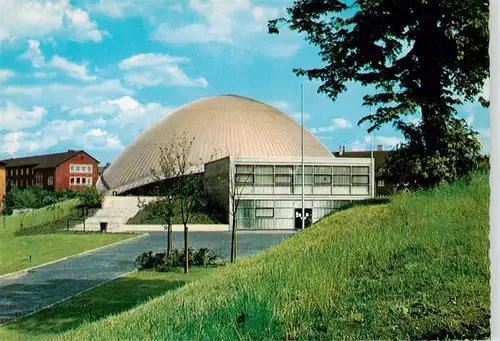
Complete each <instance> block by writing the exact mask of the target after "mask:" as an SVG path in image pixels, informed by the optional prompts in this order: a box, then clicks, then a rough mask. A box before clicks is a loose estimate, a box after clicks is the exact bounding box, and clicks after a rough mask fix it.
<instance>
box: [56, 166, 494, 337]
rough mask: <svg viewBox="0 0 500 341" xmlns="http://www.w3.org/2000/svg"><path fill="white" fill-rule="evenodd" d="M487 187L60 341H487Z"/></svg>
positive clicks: (253, 265) (356, 219) (418, 200)
mask: <svg viewBox="0 0 500 341" xmlns="http://www.w3.org/2000/svg"><path fill="white" fill-rule="evenodd" d="M488 210H489V185H488V182H487V178H486V177H485V176H476V177H475V178H474V179H473V180H472V182H471V183H469V184H468V183H465V182H463V181H460V182H457V183H455V184H452V185H449V186H443V187H441V188H439V189H436V190H430V191H422V192H418V193H415V194H401V195H398V196H395V197H393V198H392V199H391V201H390V202H389V203H387V204H381V205H372V206H365V205H361V206H355V207H352V208H350V209H348V210H343V211H340V212H338V213H335V214H333V215H331V216H330V217H328V218H326V219H323V220H322V221H321V222H320V223H318V224H316V225H314V226H312V227H311V228H309V229H308V230H306V231H304V232H301V233H299V234H297V235H296V236H294V237H292V238H290V239H287V240H286V241H284V242H283V243H282V244H280V245H278V246H277V247H275V248H273V249H270V250H268V251H266V252H264V253H262V254H258V255H255V256H252V257H248V258H241V259H239V260H238V261H237V263H236V264H234V265H228V266H226V267H222V268H219V269H215V270H214V271H213V272H212V273H211V274H209V275H208V276H207V277H205V278H204V279H203V280H200V281H197V282H194V283H191V284H189V285H186V286H185V287H183V288H181V289H179V290H175V291H172V292H169V293H166V294H165V295H163V296H161V297H158V298H156V299H154V300H152V301H150V302H148V303H146V304H142V305H140V306H138V307H137V308H134V309H131V310H128V311H126V312H123V313H121V314H119V315H116V316H112V317H108V318H105V319H102V320H100V321H97V322H93V323H85V324H82V325H81V326H80V327H79V328H77V329H74V330H70V331H67V332H65V333H63V334H60V335H55V336H54V337H51V338H50V339H52V340H255V339H257V340H283V339H288V340H292V339H295V340H297V339H302V340H305V339H309V340H321V339H325V340H338V339H437V338H441V339H443V338H446V337H448V338H451V339H465V338H469V339H485V338H488V337H489V335H490V330H489V317H490V315H489V295H490V287H489V276H490V275H489V261H488V248H489V240H488V224H489V222H488Z"/></svg>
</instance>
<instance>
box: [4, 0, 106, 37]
mask: <svg viewBox="0 0 500 341" xmlns="http://www.w3.org/2000/svg"><path fill="white" fill-rule="evenodd" d="M2 12H3V13H2V22H1V23H0V31H1V32H2V33H1V36H0V40H6V39H9V40H14V39H22V38H41V37H51V36H54V35H61V36H64V37H67V38H68V39H71V40H74V41H77V42H85V41H94V42H99V41H101V40H102V38H103V36H104V35H107V34H108V33H107V32H105V31H101V30H99V28H98V27H97V24H96V23H95V22H94V21H92V20H91V19H90V17H89V15H88V13H87V12H85V11H84V10H82V9H79V8H73V7H72V6H71V4H70V2H69V0H59V1H7V2H2Z"/></svg>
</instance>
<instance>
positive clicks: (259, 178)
mask: <svg viewBox="0 0 500 341" xmlns="http://www.w3.org/2000/svg"><path fill="white" fill-rule="evenodd" d="M255 184H256V185H271V186H272V185H274V175H272V173H271V175H255Z"/></svg>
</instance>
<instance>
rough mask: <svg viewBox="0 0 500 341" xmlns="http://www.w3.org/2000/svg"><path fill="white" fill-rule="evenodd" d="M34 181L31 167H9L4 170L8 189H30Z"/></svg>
mask: <svg viewBox="0 0 500 341" xmlns="http://www.w3.org/2000/svg"><path fill="white" fill-rule="evenodd" d="M34 179H35V175H34V173H33V166H22V167H9V168H7V169H6V181H7V186H8V187H17V188H27V187H32V186H33V184H34ZM16 184H17V185H16Z"/></svg>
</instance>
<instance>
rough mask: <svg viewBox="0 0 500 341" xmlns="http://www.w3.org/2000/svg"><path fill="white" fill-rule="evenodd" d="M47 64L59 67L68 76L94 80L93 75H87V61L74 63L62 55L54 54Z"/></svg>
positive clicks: (86, 80)
mask: <svg viewBox="0 0 500 341" xmlns="http://www.w3.org/2000/svg"><path fill="white" fill-rule="evenodd" d="M49 65H50V66H51V67H53V68H56V69H59V70H61V71H63V72H64V73H66V74H67V75H68V76H70V77H72V78H74V79H78V80H81V81H85V82H89V81H95V80H96V79H97V77H96V76H95V75H89V73H88V70H87V67H88V63H83V64H76V63H72V62H70V61H69V60H67V59H66V58H64V57H61V56H59V55H57V54H56V55H54V56H53V57H52V59H51V60H50V63H49Z"/></svg>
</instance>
